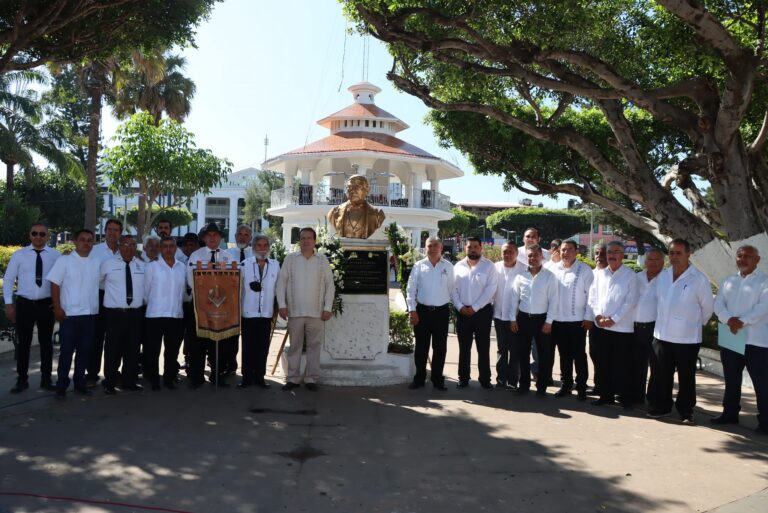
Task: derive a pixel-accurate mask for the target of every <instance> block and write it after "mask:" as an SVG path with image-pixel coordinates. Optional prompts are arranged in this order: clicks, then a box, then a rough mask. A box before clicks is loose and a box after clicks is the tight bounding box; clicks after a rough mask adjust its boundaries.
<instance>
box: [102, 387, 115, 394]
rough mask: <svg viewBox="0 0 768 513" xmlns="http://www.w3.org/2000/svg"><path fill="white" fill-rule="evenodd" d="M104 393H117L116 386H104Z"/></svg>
mask: <svg viewBox="0 0 768 513" xmlns="http://www.w3.org/2000/svg"><path fill="white" fill-rule="evenodd" d="M104 393H105V394H107V395H116V394H117V389H116V388H115V387H104Z"/></svg>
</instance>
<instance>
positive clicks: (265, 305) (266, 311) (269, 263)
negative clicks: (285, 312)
mask: <svg viewBox="0 0 768 513" xmlns="http://www.w3.org/2000/svg"><path fill="white" fill-rule="evenodd" d="M238 252H239V250H238ZM238 257H239V255H238ZM240 269H241V274H242V276H243V286H242V290H243V309H242V312H243V313H242V316H243V317H248V318H251V317H266V318H271V317H272V313H273V312H274V310H275V288H276V287H277V277H278V275H279V274H280V263H279V262H278V261H277V260H274V259H272V258H267V260H266V262H265V263H264V267H262V268H261V274H259V264H258V261H257V260H256V257H253V256H252V257H249V258H246V259H245V260H244V261H243V263H242V267H241V268H240ZM254 281H260V282H261V292H254V291H252V290H251V285H250V284H251V282H254Z"/></svg>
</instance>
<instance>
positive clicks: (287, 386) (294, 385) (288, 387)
mask: <svg viewBox="0 0 768 513" xmlns="http://www.w3.org/2000/svg"><path fill="white" fill-rule="evenodd" d="M300 386H301V385H299V384H298V383H292V382H290V381H287V382H286V383H285V385H283V390H285V391H286V392H290V391H291V390H293V389H294V388H299V387H300Z"/></svg>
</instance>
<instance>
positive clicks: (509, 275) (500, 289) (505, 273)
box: [493, 260, 528, 321]
mask: <svg viewBox="0 0 768 513" xmlns="http://www.w3.org/2000/svg"><path fill="white" fill-rule="evenodd" d="M494 265H495V267H496V272H497V273H498V275H499V277H498V283H497V284H496V296H495V297H494V298H493V317H494V318H495V319H498V320H500V321H509V320H510V318H509V311H510V308H509V297H510V290H511V289H512V284H513V283H514V282H515V276H517V275H518V274H521V273H524V272H525V271H527V270H528V267H527V266H526V265H525V264H524V263H522V262H521V261H520V260H516V261H515V265H513V266H510V267H507V266H505V265H504V261H503V260H502V261H500V262H496V263H495V264H494Z"/></svg>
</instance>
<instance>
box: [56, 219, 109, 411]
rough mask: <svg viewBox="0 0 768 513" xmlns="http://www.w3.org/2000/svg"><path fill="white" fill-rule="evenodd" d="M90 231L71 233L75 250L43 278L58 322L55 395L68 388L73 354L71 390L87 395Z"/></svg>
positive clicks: (92, 290)
mask: <svg viewBox="0 0 768 513" xmlns="http://www.w3.org/2000/svg"><path fill="white" fill-rule="evenodd" d="M92 249H93V232H92V231H91V230H86V229H82V230H79V231H78V232H77V233H75V251H73V252H72V253H70V254H69V255H65V256H62V257H61V258H59V259H58V260H56V263H54V264H53V268H52V269H51V272H49V273H48V276H47V277H46V279H47V280H48V281H49V282H51V300H52V302H53V315H54V317H55V318H56V320H57V321H59V344H60V346H59V365H58V369H57V373H58V381H57V382H56V396H57V397H58V398H64V397H66V395H67V388H69V383H70V380H69V369H70V367H72V356H73V355H74V357H75V372H74V375H73V381H74V382H75V392H78V393H80V394H83V395H88V394H90V390H88V387H87V385H86V382H85V368H86V366H87V365H88V360H89V358H90V356H91V350H92V348H93V330H94V325H95V322H96V315H97V314H98V313H99V260H98V259H97V258H94V257H92V256H91V250H92Z"/></svg>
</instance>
